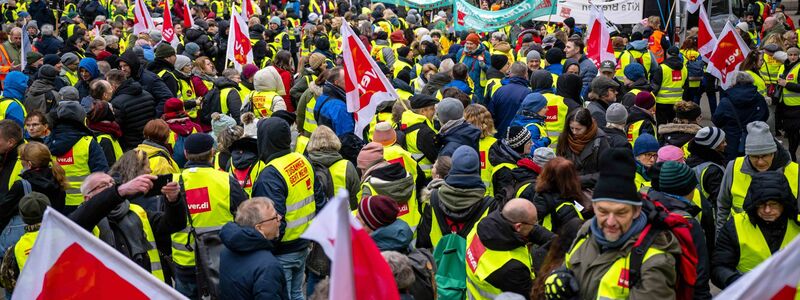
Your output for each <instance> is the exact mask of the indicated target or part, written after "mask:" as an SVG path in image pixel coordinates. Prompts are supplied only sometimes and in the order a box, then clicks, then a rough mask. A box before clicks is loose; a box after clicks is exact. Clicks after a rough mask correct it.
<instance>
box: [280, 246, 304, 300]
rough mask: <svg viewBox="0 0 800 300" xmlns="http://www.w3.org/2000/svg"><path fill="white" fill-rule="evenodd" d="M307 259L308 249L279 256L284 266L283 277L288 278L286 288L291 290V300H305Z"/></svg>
mask: <svg viewBox="0 0 800 300" xmlns="http://www.w3.org/2000/svg"><path fill="white" fill-rule="evenodd" d="M306 257H308V249H304V250H302V251H297V252H292V253H286V254H281V255H278V256H277V258H278V261H279V262H281V266H283V276H285V277H286V287H287V289H288V290H289V299H291V300H304V299H305V298H306V297H305V295H303V282H304V281H305V275H306Z"/></svg>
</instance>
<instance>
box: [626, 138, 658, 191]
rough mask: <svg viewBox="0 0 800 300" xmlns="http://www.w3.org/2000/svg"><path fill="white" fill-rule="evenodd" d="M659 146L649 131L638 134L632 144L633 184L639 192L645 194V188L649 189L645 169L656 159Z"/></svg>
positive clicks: (648, 179)
mask: <svg viewBox="0 0 800 300" xmlns="http://www.w3.org/2000/svg"><path fill="white" fill-rule="evenodd" d="M660 147H661V146H660V145H659V144H658V140H656V137H654V136H653V135H651V134H649V133H645V134H642V135H640V136H639V138H637V139H636V141H635V143H634V144H633V158H634V159H635V163H636V174H635V175H634V184H635V185H636V189H637V190H638V191H639V192H642V193H645V194H646V193H647V190H649V189H650V174H649V173H648V172H647V170H649V169H650V167H652V166H653V165H654V164H655V163H656V160H658V149H659V148H660Z"/></svg>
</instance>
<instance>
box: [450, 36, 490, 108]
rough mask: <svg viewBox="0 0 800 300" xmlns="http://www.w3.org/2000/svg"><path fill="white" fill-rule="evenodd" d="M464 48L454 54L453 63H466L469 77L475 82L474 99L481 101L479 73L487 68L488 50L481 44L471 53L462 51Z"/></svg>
mask: <svg viewBox="0 0 800 300" xmlns="http://www.w3.org/2000/svg"><path fill="white" fill-rule="evenodd" d="M465 50H466V49H464V48H461V49H459V50H458V53H457V54H456V59H455V61H454V62H455V63H463V64H465V65H467V70H469V73H468V74H469V78H472V82H473V83H474V84H475V91H474V92H475V99H477V100H478V103H483V88H484V87H483V86H481V73H485V72H486V70H487V69H488V68H489V62H491V60H490V59H489V51H487V50H486V48H484V47H483V44H481V45H478V49H476V50H475V52H473V53H464V51H465Z"/></svg>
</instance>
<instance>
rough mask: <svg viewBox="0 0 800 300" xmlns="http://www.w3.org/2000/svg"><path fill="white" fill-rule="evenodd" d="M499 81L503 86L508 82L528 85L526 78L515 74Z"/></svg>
mask: <svg viewBox="0 0 800 300" xmlns="http://www.w3.org/2000/svg"><path fill="white" fill-rule="evenodd" d="M500 82H502V83H503V85H504V86H505V85H509V84H519V85H522V86H525V87H528V85H529V84H528V80H526V79H525V78H522V77H517V76H509V77H506V78H505V79H503V80H502V81H500Z"/></svg>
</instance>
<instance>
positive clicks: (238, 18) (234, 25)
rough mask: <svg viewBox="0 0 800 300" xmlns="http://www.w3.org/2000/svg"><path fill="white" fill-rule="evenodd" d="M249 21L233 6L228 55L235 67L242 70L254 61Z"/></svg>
mask: <svg viewBox="0 0 800 300" xmlns="http://www.w3.org/2000/svg"><path fill="white" fill-rule="evenodd" d="M248 32H249V31H248V29H247V23H246V22H245V20H244V18H242V15H240V14H237V13H236V11H234V8H233V7H231V21H230V28H229V29H228V49H227V52H226V57H227V59H228V60H230V61H232V62H233V67H234V68H236V70H237V71H239V72H241V71H242V67H244V65H246V64H251V63H253V51H252V48H253V47H252V45H250V35H249V34H248Z"/></svg>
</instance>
